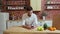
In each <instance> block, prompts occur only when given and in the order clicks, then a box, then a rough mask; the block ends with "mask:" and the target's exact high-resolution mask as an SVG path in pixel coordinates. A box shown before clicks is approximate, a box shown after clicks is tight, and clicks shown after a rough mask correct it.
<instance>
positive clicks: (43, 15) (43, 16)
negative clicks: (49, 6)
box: [41, 12, 47, 20]
mask: <svg viewBox="0 0 60 34" xmlns="http://www.w3.org/2000/svg"><path fill="white" fill-rule="evenodd" d="M41 15H42V18H43V20H45V18H46V16H47V13H46V12H42V14H41Z"/></svg>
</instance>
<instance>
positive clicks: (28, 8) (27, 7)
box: [24, 6, 33, 11]
mask: <svg viewBox="0 0 60 34" xmlns="http://www.w3.org/2000/svg"><path fill="white" fill-rule="evenodd" d="M24 9H25V10H27V11H31V10H33V8H32V7H31V6H25V7H24Z"/></svg>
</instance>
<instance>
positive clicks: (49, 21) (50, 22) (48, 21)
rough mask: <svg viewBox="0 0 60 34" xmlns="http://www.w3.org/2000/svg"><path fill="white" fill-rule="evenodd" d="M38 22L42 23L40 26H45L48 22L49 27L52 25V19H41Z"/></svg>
mask: <svg viewBox="0 0 60 34" xmlns="http://www.w3.org/2000/svg"><path fill="white" fill-rule="evenodd" d="M38 23H39V24H38V25H40V26H43V25H44V23H46V24H47V26H48V27H51V26H52V20H45V21H44V20H39V21H38Z"/></svg>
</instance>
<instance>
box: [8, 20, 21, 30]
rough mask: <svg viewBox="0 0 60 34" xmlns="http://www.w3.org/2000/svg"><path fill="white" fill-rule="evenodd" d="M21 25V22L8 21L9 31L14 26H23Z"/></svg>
mask: <svg viewBox="0 0 60 34" xmlns="http://www.w3.org/2000/svg"><path fill="white" fill-rule="evenodd" d="M21 25H22V22H21V21H13V20H9V21H7V29H9V28H10V27H13V26H21Z"/></svg>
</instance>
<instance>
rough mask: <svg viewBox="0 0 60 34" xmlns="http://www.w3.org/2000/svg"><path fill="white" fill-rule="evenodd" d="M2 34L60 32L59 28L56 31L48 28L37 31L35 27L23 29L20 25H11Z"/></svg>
mask: <svg viewBox="0 0 60 34" xmlns="http://www.w3.org/2000/svg"><path fill="white" fill-rule="evenodd" d="M3 34H60V31H59V30H56V31H49V30H44V31H37V28H35V29H31V30H28V29H25V28H22V27H12V28H9V29H7V30H5V31H4V32H3Z"/></svg>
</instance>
